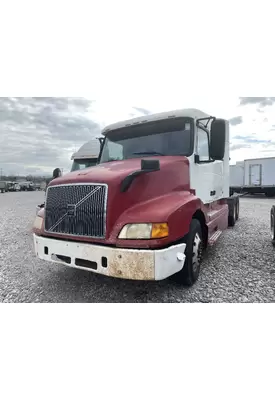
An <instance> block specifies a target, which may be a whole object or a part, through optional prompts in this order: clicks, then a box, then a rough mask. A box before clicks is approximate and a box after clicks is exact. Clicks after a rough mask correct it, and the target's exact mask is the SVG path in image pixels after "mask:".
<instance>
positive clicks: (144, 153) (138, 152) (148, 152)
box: [133, 151, 165, 156]
mask: <svg viewBox="0 0 275 400" xmlns="http://www.w3.org/2000/svg"><path fill="white" fill-rule="evenodd" d="M133 154H134V155H136V156H142V155H150V156H154V155H155V156H165V154H163V153H159V152H158V151H135V152H134V153H133Z"/></svg>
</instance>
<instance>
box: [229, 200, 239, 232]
mask: <svg viewBox="0 0 275 400" xmlns="http://www.w3.org/2000/svg"><path fill="white" fill-rule="evenodd" d="M236 204H237V201H235V199H234V198H233V199H230V202H229V203H228V206H229V214H228V226H230V227H233V226H235V223H236V211H237V209H236Z"/></svg>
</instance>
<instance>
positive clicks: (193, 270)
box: [173, 219, 203, 286]
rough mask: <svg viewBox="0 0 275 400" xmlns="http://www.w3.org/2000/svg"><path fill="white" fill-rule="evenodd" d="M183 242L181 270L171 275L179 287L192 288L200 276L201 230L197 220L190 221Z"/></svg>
mask: <svg viewBox="0 0 275 400" xmlns="http://www.w3.org/2000/svg"><path fill="white" fill-rule="evenodd" d="M183 242H184V243H186V249H185V256H186V258H185V262H184V265H183V268H182V269H181V270H180V271H179V272H177V273H176V274H175V275H173V280H174V281H175V282H177V283H179V284H181V285H186V286H192V285H194V283H195V282H196V281H197V279H198V277H199V274H200V267H201V261H202V252H203V239H202V228H201V224H200V222H199V221H198V220H197V219H193V220H192V222H191V224H190V229H189V233H188V235H186V237H185V239H184V240H183Z"/></svg>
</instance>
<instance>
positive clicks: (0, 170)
mask: <svg viewBox="0 0 275 400" xmlns="http://www.w3.org/2000/svg"><path fill="white" fill-rule="evenodd" d="M0 172H1V181H2V176H3V168H0Z"/></svg>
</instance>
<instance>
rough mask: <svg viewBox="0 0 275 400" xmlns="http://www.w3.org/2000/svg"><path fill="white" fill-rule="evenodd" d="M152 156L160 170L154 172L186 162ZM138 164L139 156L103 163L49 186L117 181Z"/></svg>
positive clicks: (138, 167)
mask: <svg viewBox="0 0 275 400" xmlns="http://www.w3.org/2000/svg"><path fill="white" fill-rule="evenodd" d="M153 158H155V159H159V160H160V171H158V172H155V173H154V174H162V171H163V169H166V168H167V167H171V165H175V164H177V165H178V164H179V163H186V162H188V160H187V158H186V157H150V159H153ZM140 166H141V159H140V158H135V159H129V160H123V161H113V162H108V163H103V164H99V165H96V166H94V167H91V168H87V169H85V170H81V171H74V172H70V173H68V174H66V175H64V176H62V177H60V178H57V179H55V180H54V181H51V183H50V185H49V186H52V185H60V184H68V183H76V182H79V183H85V182H87V183H88V182H92V183H107V184H109V183H118V182H121V181H122V180H123V179H124V178H125V177H126V176H127V175H129V174H130V173H132V172H134V171H137V170H139V169H140ZM169 169H170V168H169ZM163 172H164V171H163Z"/></svg>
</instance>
